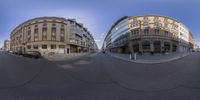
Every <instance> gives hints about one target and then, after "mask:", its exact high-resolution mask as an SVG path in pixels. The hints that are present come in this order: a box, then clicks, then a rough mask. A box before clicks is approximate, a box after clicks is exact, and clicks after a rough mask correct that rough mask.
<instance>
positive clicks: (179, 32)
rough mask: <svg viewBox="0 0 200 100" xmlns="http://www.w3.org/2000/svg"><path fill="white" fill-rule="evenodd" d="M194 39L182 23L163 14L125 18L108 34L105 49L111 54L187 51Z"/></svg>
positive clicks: (191, 46)
mask: <svg viewBox="0 0 200 100" xmlns="http://www.w3.org/2000/svg"><path fill="white" fill-rule="evenodd" d="M193 46H194V37H193V36H192V33H191V31H190V30H189V29H188V28H187V27H186V26H185V25H184V24H182V23H181V22H180V21H178V20H176V19H174V18H171V17H167V16H160V15H144V16H125V17H122V18H120V19H119V20H118V21H116V22H115V23H114V24H113V26H112V27H111V28H110V30H109V31H108V33H107V35H106V38H105V40H104V43H103V49H104V50H108V51H111V52H118V53H129V52H140V53H146V52H147V53H148V52H153V53H162V52H164V53H165V52H188V51H191V50H192V49H193Z"/></svg>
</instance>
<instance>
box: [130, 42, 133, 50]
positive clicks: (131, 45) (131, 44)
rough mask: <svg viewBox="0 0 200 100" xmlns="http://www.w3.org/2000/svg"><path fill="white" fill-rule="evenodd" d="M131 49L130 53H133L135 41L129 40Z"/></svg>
mask: <svg viewBox="0 0 200 100" xmlns="http://www.w3.org/2000/svg"><path fill="white" fill-rule="evenodd" d="M129 51H130V53H133V42H132V41H129Z"/></svg>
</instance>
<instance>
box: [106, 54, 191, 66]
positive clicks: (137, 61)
mask: <svg viewBox="0 0 200 100" xmlns="http://www.w3.org/2000/svg"><path fill="white" fill-rule="evenodd" d="M106 54H107V55H109V56H111V57H113V58H116V59H119V60H123V61H128V62H132V63H139V64H159V63H166V62H170V61H174V60H178V59H181V58H184V57H186V56H189V55H191V54H192V53H188V54H185V55H182V56H181V57H180V56H178V57H174V58H172V59H168V60H161V61H156V62H154V61H153V62H152V61H145V60H143V61H142V60H130V59H125V58H123V57H119V56H114V55H112V54H109V53H106Z"/></svg>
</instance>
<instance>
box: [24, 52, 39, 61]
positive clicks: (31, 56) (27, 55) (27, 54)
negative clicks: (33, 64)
mask: <svg viewBox="0 0 200 100" xmlns="http://www.w3.org/2000/svg"><path fill="white" fill-rule="evenodd" d="M23 56H24V57H30V58H36V59H37V58H41V57H42V56H41V54H40V52H38V51H27V52H26V53H24V54H23Z"/></svg>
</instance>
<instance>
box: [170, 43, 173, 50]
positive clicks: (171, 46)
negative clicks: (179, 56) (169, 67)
mask: <svg viewBox="0 0 200 100" xmlns="http://www.w3.org/2000/svg"><path fill="white" fill-rule="evenodd" d="M172 50H173V43H172V42H170V50H169V51H170V52H172Z"/></svg>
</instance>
